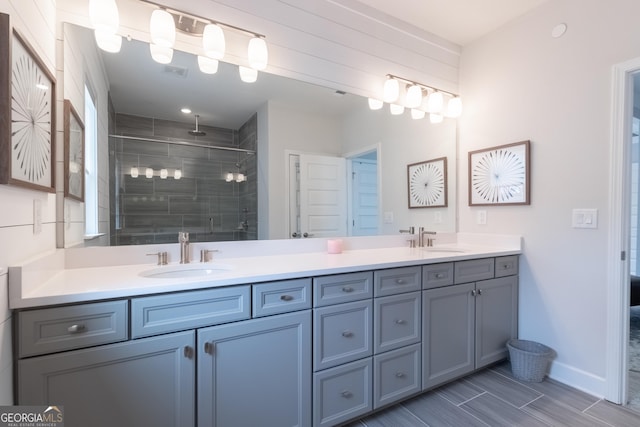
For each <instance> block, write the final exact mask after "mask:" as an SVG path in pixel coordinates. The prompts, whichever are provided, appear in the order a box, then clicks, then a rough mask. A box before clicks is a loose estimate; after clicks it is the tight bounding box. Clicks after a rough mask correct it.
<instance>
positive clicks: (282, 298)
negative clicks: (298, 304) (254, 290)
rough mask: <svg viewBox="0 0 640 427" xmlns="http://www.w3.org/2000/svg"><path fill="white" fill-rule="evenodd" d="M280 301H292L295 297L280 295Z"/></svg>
mask: <svg viewBox="0 0 640 427" xmlns="http://www.w3.org/2000/svg"><path fill="white" fill-rule="evenodd" d="M280 299H281V300H282V301H292V300H293V297H292V296H291V295H280Z"/></svg>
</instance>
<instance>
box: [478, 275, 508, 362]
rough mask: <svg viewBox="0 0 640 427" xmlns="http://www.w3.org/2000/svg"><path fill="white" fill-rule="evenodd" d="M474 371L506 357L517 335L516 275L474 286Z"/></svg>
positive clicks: (485, 281) (482, 282) (484, 281)
mask: <svg viewBox="0 0 640 427" xmlns="http://www.w3.org/2000/svg"><path fill="white" fill-rule="evenodd" d="M476 294H477V296H476V368H481V367H483V366H486V365H488V364H490V363H493V362H496V361H498V360H502V359H504V358H506V357H507V354H508V351H507V341H508V340H510V339H511V338H516V336H517V333H518V276H507V277H501V278H498V279H491V280H483V281H481V282H478V283H476Z"/></svg>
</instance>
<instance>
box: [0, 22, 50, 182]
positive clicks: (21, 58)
mask: <svg viewBox="0 0 640 427" xmlns="http://www.w3.org/2000/svg"><path fill="white" fill-rule="evenodd" d="M0 88H1V90H0V94H2V95H0V98H1V99H0V184H12V185H18V186H21V187H26V188H29V189H32V190H38V191H46V192H49V193H54V192H55V152H56V151H55V136H56V128H55V126H56V125H55V123H56V81H55V78H54V76H53V75H52V74H51V72H50V71H49V70H48V69H47V67H46V66H45V64H44V62H43V61H42V60H41V59H40V57H39V56H38V55H37V54H36V52H35V50H34V49H33V47H32V46H31V45H30V44H29V42H28V41H27V40H26V39H25V38H24V37H23V36H22V35H21V34H20V33H19V32H18V31H17V30H15V29H12V28H11V24H10V21H9V16H8V15H6V14H0Z"/></svg>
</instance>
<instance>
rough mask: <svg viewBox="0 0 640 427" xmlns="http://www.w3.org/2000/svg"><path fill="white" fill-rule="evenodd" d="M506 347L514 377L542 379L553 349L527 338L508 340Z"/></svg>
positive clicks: (537, 380) (539, 380)
mask: <svg viewBox="0 0 640 427" xmlns="http://www.w3.org/2000/svg"><path fill="white" fill-rule="evenodd" d="M507 348H508V349H509V358H510V359H511V370H512V372H513V376H514V377H516V378H517V379H519V380H523V381H529V382H536V383H539V382H541V381H542V380H543V379H544V377H545V375H546V374H547V369H548V368H549V361H550V360H551V356H552V355H553V350H551V349H550V348H549V347H547V346H546V345H544V344H540V343H537V342H534V341H527V340H509V341H508V342H507Z"/></svg>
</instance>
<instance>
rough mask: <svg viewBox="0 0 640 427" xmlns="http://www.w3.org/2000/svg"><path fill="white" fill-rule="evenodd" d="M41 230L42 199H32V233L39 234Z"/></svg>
mask: <svg viewBox="0 0 640 427" xmlns="http://www.w3.org/2000/svg"><path fill="white" fill-rule="evenodd" d="M41 231H42V201H41V200H39V199H34V200H33V234H40V232H41Z"/></svg>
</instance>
